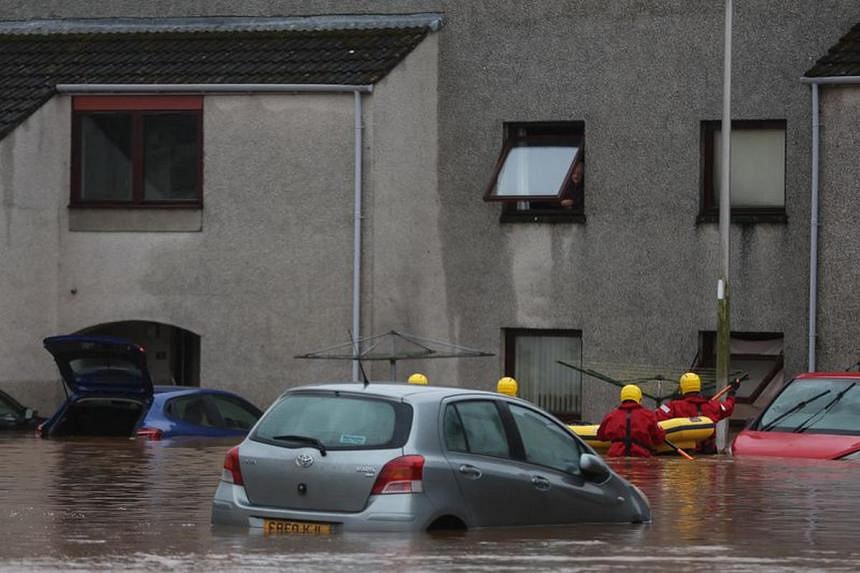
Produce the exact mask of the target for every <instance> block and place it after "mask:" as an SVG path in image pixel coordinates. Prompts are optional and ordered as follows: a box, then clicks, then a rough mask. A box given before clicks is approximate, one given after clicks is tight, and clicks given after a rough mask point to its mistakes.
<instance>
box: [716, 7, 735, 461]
mask: <svg viewBox="0 0 860 573" xmlns="http://www.w3.org/2000/svg"><path fill="white" fill-rule="evenodd" d="M725 2H726V20H725V39H724V44H723V45H724V47H723V50H724V53H723V118H722V126H721V129H720V132H721V133H722V137H721V141H720V142H721V143H722V165H720V279H719V281H718V282H717V388H722V387H724V386H725V385H726V384H728V382H729V341H730V338H731V326H730V321H729V318H730V312H729V308H730V307H729V295H730V293H731V289H730V288H729V228H730V227H729V223H730V222H731V201H730V199H731V179H730V178H731V152H732V0H725ZM728 429H729V428H728V422H727V421H722V422H720V423H719V424H718V425H717V431H716V434H717V449H718V450H719V451H722V450H723V449H724V448H725V446H726V438H727V437H728Z"/></svg>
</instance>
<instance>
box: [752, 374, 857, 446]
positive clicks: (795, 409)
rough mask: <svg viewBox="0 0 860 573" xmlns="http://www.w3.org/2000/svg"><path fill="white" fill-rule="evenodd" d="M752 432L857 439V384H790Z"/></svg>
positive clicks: (814, 381)
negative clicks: (849, 436)
mask: <svg viewBox="0 0 860 573" xmlns="http://www.w3.org/2000/svg"><path fill="white" fill-rule="evenodd" d="M754 429H757V430H768V431H775V432H798V433H809V434H856V435H860V380H850V379H844V378H843V379H839V378H834V379H822V378H811V379H799V380H794V381H793V382H792V383H791V384H789V385H788V386H787V387H786V388H785V390H783V391H782V393H781V394H780V395H779V396H778V397H777V398H776V399H775V400H774V401H773V402H772V403H771V405H770V406H769V407H768V408H767V410H765V412H764V413H763V414H762V416H761V418H760V420H759V422H758V423H757V424H756V427H755V428H754Z"/></svg>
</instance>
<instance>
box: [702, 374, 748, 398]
mask: <svg viewBox="0 0 860 573" xmlns="http://www.w3.org/2000/svg"><path fill="white" fill-rule="evenodd" d="M749 377H750V375H749V374H744V375H743V376H741V377H740V378H735V382H743V381H744V380H746V379H747V378H749ZM731 389H732V385H731V384H729V385H728V386H726V387H725V388H723V389H722V390H720V391H719V392H717V393H716V394H714V396H713V397H712V398H711V400H719V399H720V398H722V397H723V394H725V393H726V392H728V391H729V390H731Z"/></svg>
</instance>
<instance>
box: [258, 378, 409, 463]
mask: <svg viewBox="0 0 860 573" xmlns="http://www.w3.org/2000/svg"><path fill="white" fill-rule="evenodd" d="M411 426H412V408H411V407H410V406H408V405H406V404H403V403H400V402H393V401H389V400H383V399H376V398H365V397H355V396H345V395H343V394H335V393H322V392H320V393H293V394H288V395H287V396H286V397H285V398H284V399H283V400H281V401H279V402H278V403H277V404H275V405H274V406H273V407H272V409H271V410H270V411H269V412H268V413H267V414H266V416H265V417H264V418H263V419H262V421H261V422H260V425H259V426H257V429H256V431H255V432H254V435H253V436H252V439H254V440H257V441H261V442H266V443H269V444H275V445H279V446H284V447H295V444H296V443H297V442H294V441H289V440H281V439H278V436H306V437H309V438H315V439H317V440H319V441H320V442H322V443H323V444H324V445H325V447H326V448H329V449H331V450H349V449H353V450H355V449H389V448H399V447H400V446H402V445H403V444H404V443H406V439H407V438H408V436H409V429H410V428H411Z"/></svg>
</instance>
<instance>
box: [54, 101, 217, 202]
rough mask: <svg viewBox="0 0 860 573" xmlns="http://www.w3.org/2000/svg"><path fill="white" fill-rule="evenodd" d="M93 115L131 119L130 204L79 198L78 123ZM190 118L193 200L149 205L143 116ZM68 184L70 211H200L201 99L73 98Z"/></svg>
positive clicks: (79, 138)
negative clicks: (194, 161) (193, 135)
mask: <svg viewBox="0 0 860 573" xmlns="http://www.w3.org/2000/svg"><path fill="white" fill-rule="evenodd" d="M97 113H124V114H128V115H129V116H130V118H131V158H130V162H131V169H132V176H131V194H132V197H131V200H130V201H120V200H92V199H82V198H81V191H82V189H81V155H82V153H81V152H82V142H81V136H82V134H81V120H82V118H83V117H84V116H86V115H90V114H97ZM176 113H182V114H184V115H189V116H193V117H194V118H195V119H196V122H197V141H196V144H197V165H196V174H197V185H196V195H195V197H194V198H193V199H183V200H176V201H163V200H162V201H153V200H146V199H145V182H144V175H145V165H144V141H143V139H144V134H143V132H144V128H143V119H144V116H145V115H158V114H176ZM71 119H72V127H71V137H72V140H71V146H70V147H71V169H70V171H71V181H70V200H69V207H70V208H74V209H80V208H85V209H93V208H95V209H200V208H202V207H203V153H204V149H203V96H198V95H182V96H107V95H95V96H75V97H74V98H73V99H72V118H71Z"/></svg>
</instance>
